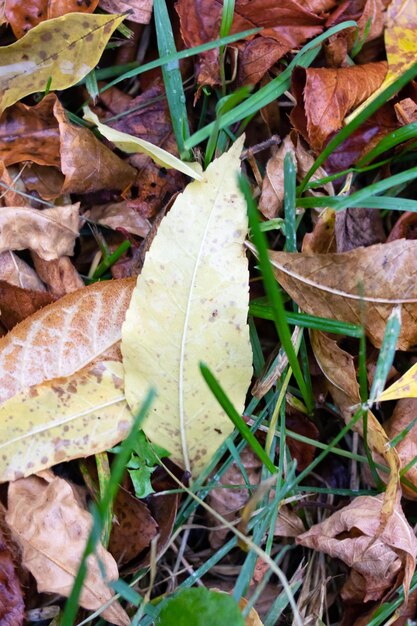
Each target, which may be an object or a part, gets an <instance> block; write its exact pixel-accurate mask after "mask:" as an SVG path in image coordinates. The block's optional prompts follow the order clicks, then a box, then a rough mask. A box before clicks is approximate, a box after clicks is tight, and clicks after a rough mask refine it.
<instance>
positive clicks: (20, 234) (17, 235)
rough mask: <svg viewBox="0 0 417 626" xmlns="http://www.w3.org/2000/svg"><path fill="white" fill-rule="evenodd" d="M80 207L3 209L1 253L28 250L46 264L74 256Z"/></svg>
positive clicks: (0, 214)
mask: <svg viewBox="0 0 417 626" xmlns="http://www.w3.org/2000/svg"><path fill="white" fill-rule="evenodd" d="M78 209H79V203H77V204H69V205H67V206H57V207H52V208H50V209H42V210H39V209H32V208H31V207H21V206H17V207H3V208H2V209H1V211H0V253H1V252H6V251H7V250H25V249H26V248H29V249H31V250H34V251H35V252H37V254H39V256H40V257H41V258H43V259H45V260H46V261H50V260H52V259H56V258H58V257H60V256H63V255H71V254H72V253H73V250H74V243H75V239H76V238H77V237H78V221H79V214H78Z"/></svg>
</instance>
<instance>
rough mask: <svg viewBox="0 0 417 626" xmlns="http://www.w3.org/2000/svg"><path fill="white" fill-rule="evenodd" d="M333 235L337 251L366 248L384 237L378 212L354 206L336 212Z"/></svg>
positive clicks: (380, 241) (383, 239)
mask: <svg viewBox="0 0 417 626" xmlns="http://www.w3.org/2000/svg"><path fill="white" fill-rule="evenodd" d="M335 235H336V245H337V251H338V252H347V251H348V250H354V249H355V248H360V247H362V246H363V247H364V248H366V247H368V246H373V245H375V244H376V243H382V242H383V241H385V239H386V237H385V232H384V225H383V221H382V217H381V214H380V212H379V211H375V209H362V208H356V207H355V208H352V209H350V208H348V209H345V210H344V211H337V212H336V225H335Z"/></svg>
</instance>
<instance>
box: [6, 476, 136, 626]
mask: <svg viewBox="0 0 417 626" xmlns="http://www.w3.org/2000/svg"><path fill="white" fill-rule="evenodd" d="M6 522H7V524H8V525H9V527H10V529H11V531H12V534H13V537H14V539H15V540H16V541H17V543H18V544H19V545H20V547H21V549H22V560H23V565H24V566H26V567H27V568H28V569H29V570H30V572H31V573H32V575H33V576H34V577H35V579H36V582H37V584H38V591H39V592H48V593H58V594H60V595H62V596H66V597H67V596H69V594H70V592H71V589H72V586H73V584H74V579H75V576H76V574H77V572H78V568H79V564H80V561H81V557H82V555H83V551H84V548H85V544H86V541H87V538H88V534H89V532H90V529H91V526H92V516H91V513H89V512H88V511H86V510H85V509H83V508H81V506H80V505H79V503H78V500H77V497H76V495H75V493H74V491H73V489H72V487H71V485H70V483H68V482H67V481H65V480H63V479H62V478H58V477H56V476H54V475H53V474H52V473H51V472H43V473H42V475H39V476H31V477H30V478H23V479H20V480H17V481H15V482H12V483H10V485H9V491H8V512H7V515H6ZM96 554H97V557H96V556H95V555H94V556H90V557H89V558H88V560H87V567H88V572H87V576H86V579H85V582H84V585H83V588H82V590H81V595H80V605H81V606H83V607H84V608H86V609H90V610H96V609H98V608H99V607H101V606H102V605H103V604H104V603H106V602H108V601H109V600H110V599H111V598H112V596H113V595H114V592H113V591H112V590H111V589H110V587H109V586H108V585H107V584H106V581H113V580H117V579H118V577H119V573H118V570H117V565H116V562H115V561H114V559H113V557H112V556H111V555H110V553H109V552H107V550H105V549H104V548H103V546H102V545H101V544H100V543H99V544H98V546H97V551H96ZM98 559H100V562H101V565H102V567H103V568H104V571H105V575H106V581H105V580H103V578H102V575H101V570H100V566H99V563H98ZM102 617H103V618H104V619H107V620H108V621H109V622H110V623H111V624H117V625H120V626H128V625H129V624H130V620H129V618H128V616H127V614H126V613H125V611H124V610H123V609H122V607H121V606H120V605H119V604H118V602H113V603H112V604H111V605H110V606H109V607H108V608H107V609H105V610H104V611H103V613H102Z"/></svg>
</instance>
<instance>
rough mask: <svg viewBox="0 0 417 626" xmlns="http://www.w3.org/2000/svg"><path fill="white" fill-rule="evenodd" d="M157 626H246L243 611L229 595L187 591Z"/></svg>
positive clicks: (162, 614)
mask: <svg viewBox="0 0 417 626" xmlns="http://www.w3.org/2000/svg"><path fill="white" fill-rule="evenodd" d="M155 624H156V626H207V624H210V626H244V624H245V622H244V619H243V617H242V614H241V612H240V609H239V607H238V605H237V603H236V602H235V600H233V598H232V597H230V596H229V595H227V594H226V593H219V592H218V591H210V590H209V589H205V588H203V587H200V588H198V589H197V588H194V589H184V590H183V591H180V592H179V593H178V594H177V595H175V596H174V597H173V598H171V599H170V600H168V601H167V603H166V604H165V606H164V608H163V609H162V611H161V612H160V614H159V617H158V618H157V620H156V622H155Z"/></svg>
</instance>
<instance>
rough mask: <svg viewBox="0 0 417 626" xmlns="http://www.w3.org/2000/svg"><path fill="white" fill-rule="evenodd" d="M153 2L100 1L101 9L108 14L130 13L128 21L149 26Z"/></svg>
mask: <svg viewBox="0 0 417 626" xmlns="http://www.w3.org/2000/svg"><path fill="white" fill-rule="evenodd" d="M152 5H153V0H100V7H101V8H102V9H104V10H105V11H107V12H108V13H128V19H129V20H130V21H132V22H136V23H138V24H149V22H150V21H151V16H152Z"/></svg>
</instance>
